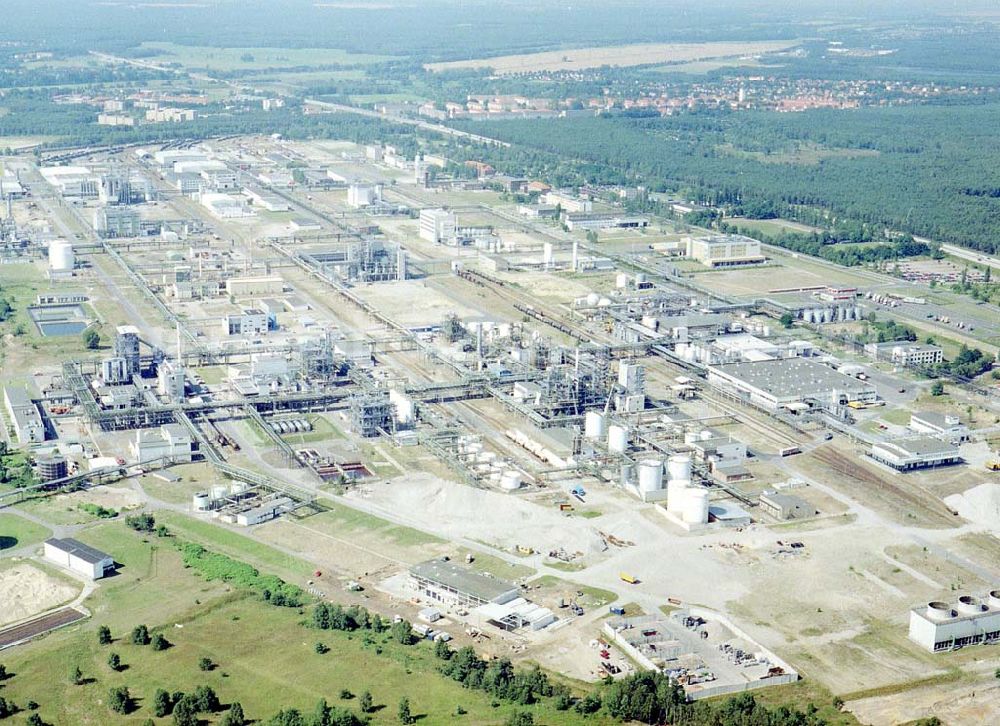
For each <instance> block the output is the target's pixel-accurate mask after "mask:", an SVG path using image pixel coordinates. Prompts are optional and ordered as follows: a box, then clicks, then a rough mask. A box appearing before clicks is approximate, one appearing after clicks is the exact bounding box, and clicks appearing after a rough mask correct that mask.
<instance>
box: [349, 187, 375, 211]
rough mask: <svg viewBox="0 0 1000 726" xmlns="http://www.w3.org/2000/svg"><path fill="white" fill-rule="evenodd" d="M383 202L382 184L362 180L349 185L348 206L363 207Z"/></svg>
mask: <svg viewBox="0 0 1000 726" xmlns="http://www.w3.org/2000/svg"><path fill="white" fill-rule="evenodd" d="M381 202H382V185H381V184H363V183H361V182H356V183H354V184H351V185H350V186H349V187H347V204H348V206H351V207H354V208H355V209H360V208H362V207H370V206H372V205H373V204H380V203H381Z"/></svg>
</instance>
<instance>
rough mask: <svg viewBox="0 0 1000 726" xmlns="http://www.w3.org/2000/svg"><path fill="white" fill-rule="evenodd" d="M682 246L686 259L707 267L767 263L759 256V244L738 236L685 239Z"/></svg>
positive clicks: (762, 256) (727, 235)
mask: <svg viewBox="0 0 1000 726" xmlns="http://www.w3.org/2000/svg"><path fill="white" fill-rule="evenodd" d="M684 245H685V254H686V255H687V256H688V257H690V258H691V259H694V260H698V262H700V263H702V264H703V265H706V266H708V267H737V266H740V265H759V264H761V263H763V262H766V261H767V258H766V257H764V255H762V254H761V251H760V242H758V241H757V240H755V239H752V238H750V237H744V236H743V235H738V234H714V235H711V236H707V237H686V238H685V239H684Z"/></svg>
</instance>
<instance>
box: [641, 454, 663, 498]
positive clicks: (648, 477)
mask: <svg viewBox="0 0 1000 726" xmlns="http://www.w3.org/2000/svg"><path fill="white" fill-rule="evenodd" d="M662 488H663V462H662V461H661V460H659V459H644V460H643V461H640V462H639V491H640V492H643V493H648V492H655V491H659V490H660V489H662Z"/></svg>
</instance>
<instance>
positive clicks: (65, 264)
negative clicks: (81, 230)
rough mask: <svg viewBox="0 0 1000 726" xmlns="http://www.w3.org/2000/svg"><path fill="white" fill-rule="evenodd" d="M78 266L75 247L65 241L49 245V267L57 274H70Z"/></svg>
mask: <svg viewBox="0 0 1000 726" xmlns="http://www.w3.org/2000/svg"><path fill="white" fill-rule="evenodd" d="M75 265H76V257H75V255H74V254H73V245H71V244H70V243H69V242H67V241H66V240H64V239H56V240H52V241H51V242H50V243H49V267H50V268H51V269H52V270H54V271H56V272H69V271H71V270H72V269H73V267H74V266H75Z"/></svg>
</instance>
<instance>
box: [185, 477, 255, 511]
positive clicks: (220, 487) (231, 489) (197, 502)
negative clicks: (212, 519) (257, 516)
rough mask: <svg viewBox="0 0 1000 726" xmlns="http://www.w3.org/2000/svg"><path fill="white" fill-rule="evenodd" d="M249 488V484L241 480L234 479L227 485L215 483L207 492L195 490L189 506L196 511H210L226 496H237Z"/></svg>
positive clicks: (220, 504) (216, 507)
mask: <svg viewBox="0 0 1000 726" xmlns="http://www.w3.org/2000/svg"><path fill="white" fill-rule="evenodd" d="M249 490H250V485H249V484H247V483H246V482H242V481H234V482H232V483H231V484H230V485H229V486H226V485H225V484H216V485H215V486H213V487H212V488H211V489H210V490H209V491H207V492H196V493H195V495H194V496H193V497H192V498H191V507H192V508H193V509H194V510H195V511H196V512H210V511H212V510H213V509H218V508H219V507H220V506H222V501H223V500H224V499H226V497H236V498H239V497H241V496H242V495H244V494H246V493H247V492H248V491H249Z"/></svg>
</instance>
